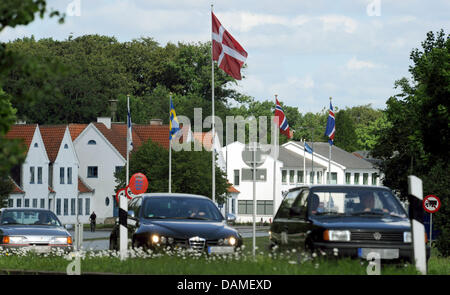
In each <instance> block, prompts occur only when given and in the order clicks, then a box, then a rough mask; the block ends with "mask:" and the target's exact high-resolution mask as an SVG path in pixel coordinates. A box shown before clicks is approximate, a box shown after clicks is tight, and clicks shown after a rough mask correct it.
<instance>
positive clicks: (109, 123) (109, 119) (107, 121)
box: [97, 117, 111, 129]
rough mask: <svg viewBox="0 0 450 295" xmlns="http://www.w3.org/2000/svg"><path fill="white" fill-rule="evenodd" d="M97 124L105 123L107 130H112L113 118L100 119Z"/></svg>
mask: <svg viewBox="0 0 450 295" xmlns="http://www.w3.org/2000/svg"><path fill="white" fill-rule="evenodd" d="M97 123H103V124H104V125H105V126H106V128H108V129H111V118H109V117H98V118H97Z"/></svg>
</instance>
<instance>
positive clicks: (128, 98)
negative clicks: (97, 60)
mask: <svg viewBox="0 0 450 295" xmlns="http://www.w3.org/2000/svg"><path fill="white" fill-rule="evenodd" d="M129 110H130V95H127V172H126V178H125V183H126V186H128V181H129V179H130V178H129V176H130V163H129V162H130V161H129V157H130V156H129V155H130V134H129V133H130V128H128V124H129V123H128V120H129V118H128V112H129Z"/></svg>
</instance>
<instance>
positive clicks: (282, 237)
mask: <svg viewBox="0 0 450 295" xmlns="http://www.w3.org/2000/svg"><path fill="white" fill-rule="evenodd" d="M300 191H301V190H300V189H294V190H290V191H289V192H288V193H287V194H286V195H285V196H284V198H283V201H282V202H281V204H280V207H279V208H278V211H277V214H276V215H275V218H274V220H273V222H272V224H271V227H270V230H271V235H272V237H271V239H272V242H274V243H275V244H278V245H287V244H288V242H289V237H288V234H289V224H290V222H291V221H292V220H291V219H290V213H289V211H290V209H291V207H292V204H293V203H294V201H295V200H296V199H297V196H298V195H299V193H300Z"/></svg>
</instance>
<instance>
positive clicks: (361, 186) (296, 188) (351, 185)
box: [289, 184, 391, 191]
mask: <svg viewBox="0 0 450 295" xmlns="http://www.w3.org/2000/svg"><path fill="white" fill-rule="evenodd" d="M328 187H329V188H372V189H373V188H378V189H387V190H391V189H390V188H389V187H387V186H381V185H363V184H311V185H301V186H297V187H293V188H291V189H289V191H295V190H299V189H302V188H308V189H312V188H328Z"/></svg>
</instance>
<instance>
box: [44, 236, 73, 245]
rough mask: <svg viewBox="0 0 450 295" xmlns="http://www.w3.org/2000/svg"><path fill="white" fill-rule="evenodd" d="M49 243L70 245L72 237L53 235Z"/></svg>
mask: <svg viewBox="0 0 450 295" xmlns="http://www.w3.org/2000/svg"><path fill="white" fill-rule="evenodd" d="M49 244H51V245H70V244H72V237H70V236H68V237H53V238H52V239H51V240H50V242H49Z"/></svg>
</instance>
